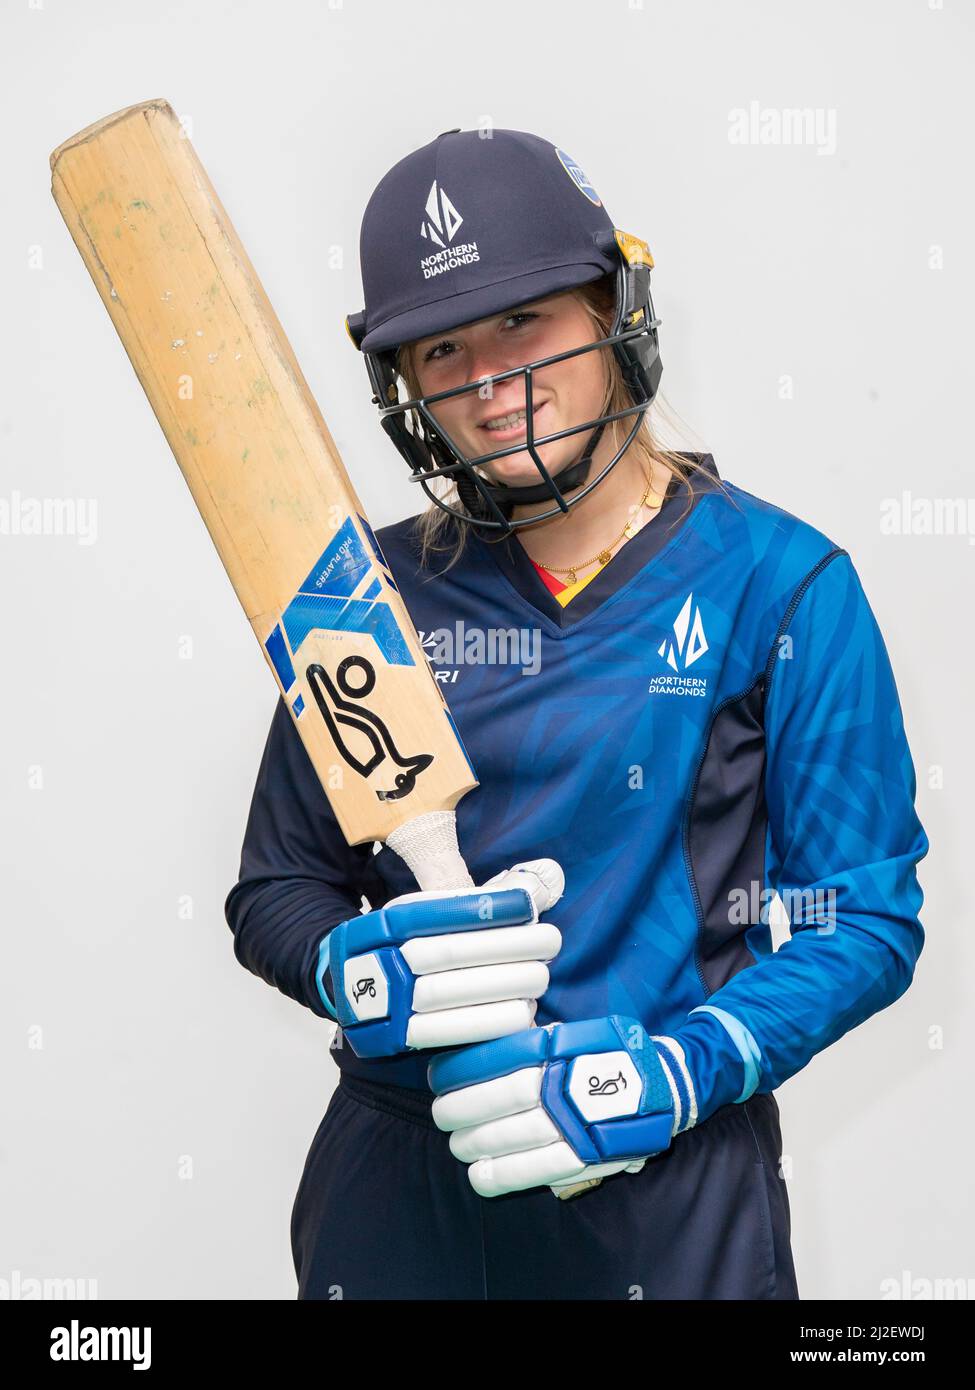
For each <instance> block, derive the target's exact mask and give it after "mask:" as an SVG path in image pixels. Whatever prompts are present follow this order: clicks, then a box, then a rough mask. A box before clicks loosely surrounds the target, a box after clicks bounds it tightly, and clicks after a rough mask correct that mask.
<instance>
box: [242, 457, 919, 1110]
mask: <svg viewBox="0 0 975 1390" xmlns="http://www.w3.org/2000/svg"><path fill="white" fill-rule="evenodd" d="M687 457H689V458H690V459H692V460H693V461H694V462H696V463H698V464H699V465H700V467H701V469H702V470H703V471H702V472H695V473H693V474H692V485H691V493H692V494H693V495H689V491H688V488H687V486H686V485H685V484H683V483H681V482H679V481H678V480H676V479H674V480H673V481H672V483H671V486H670V488H669V489H668V493H667V498H666V500H665V502H664V505H663V507H662V508H661V510H660V512H659V513H658V515H657V517H656V518H655V520H653V521H652V522H650V523H649V524H648V525H646V526H645V527H644V528H643V529H642V530H641V531H640V532H638V533H637V535H636V536H635V537H634V538H633V539H632V540H630V541H628V542H627V544H626V545H625V546H624V547H623V548H622V549H621V550H620V551H619V552H618V553H617V554H616V555H615V556H614V557H613V559H612V560H611V561H610V563H609V564H608V565H606V566H605V568H604V569H603V570H602V571H601V572H600V573H599V574H598V575H596V577H595V578H594V579H593V580H592V582H590V583H589V584H587V585H586V586H585V588H584V589H583V590H582V591H581V592H580V593H579V594H578V595H577V596H576V597H575V598H574V599H573V601H572V602H571V603H570V604H568V605H567V606H566V607H564V608H563V607H562V606H561V605H560V604H559V602H558V600H557V599H556V598H555V596H554V595H553V594H551V593H550V592H549V591H548V589H547V588H546V587H545V584H544V582H543V581H542V579H541V577H540V575H539V574H538V572H537V570H536V569H535V567H534V566H533V565H532V563H531V561H530V560H529V558H528V556H527V554H526V553H525V551H524V550H523V549H522V547H521V545H520V542H518V541H517V539H515V538H514V537H510V538H508V539H507V540H505V541H503V542H501V543H496V544H491V543H489V542H487V541H485V540H483V539H481V538H480V537H479V536H477V535H473V536H472V537H471V538H470V539H469V541H468V543H467V545H466V547H465V549H464V551H463V553H462V557H461V559H460V561H459V562H458V563H456V564H455V565H453V566H452V567H450V568H447V565H448V559H449V556H447V555H444V556H442V557H440V558H438V559H437V560H436V561H434V562H433V563H432V564H431V565H429V566H428V568H426V569H425V570H421V569H420V567H419V548H418V543H417V541H416V539H415V537H414V534H413V520H414V519H410V520H407V521H403V522H400V523H398V524H396V525H394V526H389V527H387V528H385V529H384V530H382V531H380V533H379V535H380V540H381V543H382V546H383V549H384V551H385V555H386V559H387V561H388V563H389V566H390V567H391V569H392V572H393V574H394V576H395V578H396V582H397V584H398V585H399V587H400V589H401V591H402V594H403V597H404V599H405V601H406V604H407V607H408V608H409V611H410V613H411V615H412V617H413V620H414V622H415V624H416V626H417V628H418V629H419V631H420V634H421V639H422V640H423V642H424V646H425V648H426V650H427V652H428V656H429V658H430V660H431V663H432V666H433V669H434V671H435V672H436V673H437V677H438V680H441V681H442V682H443V686H442V688H443V691H444V694H445V696H446V698H447V700H448V702H449V704H450V708H451V711H452V713H453V715H454V718H455V720H456V723H457V725H458V728H459V730H460V733H461V736H462V737H463V740H464V743H465V745H466V748H467V751H468V753H469V755H470V758H471V761H472V762H473V764H474V767H475V769H476V771H477V775H478V778H479V780H480V787H479V788H478V789H476V790H475V791H473V792H470V793H469V794H468V795H467V796H466V797H465V798H464V799H463V800H462V801H461V802H460V804H459V806H458V809H457V819H458V833H459V839H460V845H461V850H462V852H463V854H464V857H465V859H466V861H467V864H468V866H469V868H470V870H471V874H472V876H473V878H474V882H475V883H482V882H484V880H485V879H487V878H489V877H490V876H491V875H492V874H495V873H497V872H498V871H499V870H501V869H504V868H508V867H510V866H511V865H512V864H514V863H517V862H519V861H522V860H529V859H536V858H541V857H551V858H553V859H556V860H558V862H559V863H560V864H561V865H562V867H563V869H564V870H565V875H566V888H565V894H564V896H563V898H562V899H561V900H560V901H559V903H558V904H557V905H556V907H555V908H553V909H552V910H551V912H550V913H548V914H546V915H547V920H550V921H553V922H554V923H555V924H556V925H557V926H558V927H559V928H560V930H561V932H562V936H563V947H562V951H561V953H560V954H559V955H558V956H557V957H556V959H555V960H554V961H553V962H552V965H551V967H550V969H551V984H550V986H549V989H548V990H547V991H546V993H545V994H544V996H543V997H542V999H541V1000H540V1002H539V1009H538V1015H537V1019H536V1022H538V1023H539V1024H544V1023H549V1022H552V1021H554V1020H566V1021H568V1020H577V1019H586V1018H596V1017H599V1016H602V1015H606V1014H613V1013H617V1014H628V1015H632V1016H633V1017H635V1018H637V1019H639V1020H640V1021H641V1022H642V1023H643V1024H644V1026H645V1027H646V1028H647V1029H648V1030H649V1031H650V1032H652V1033H665V1034H668V1035H670V1036H671V1037H674V1038H676V1039H677V1040H678V1041H679V1042H680V1044H681V1046H682V1047H683V1049H684V1052H685V1055H686V1057H687V1063H688V1067H689V1070H690V1073H691V1077H692V1079H693V1082H694V1085H695V1089H696V1092H697V1104H698V1120H699V1121H700V1120H702V1119H705V1118H707V1116H708V1115H709V1114H711V1113H713V1111H714V1110H716V1109H717V1108H718V1107H719V1106H721V1105H724V1104H727V1103H728V1102H733V1101H741V1100H744V1099H746V1098H747V1097H748V1096H749V1095H751V1094H752V1093H753V1092H755V1091H758V1092H766V1091H771V1090H773V1089H774V1088H775V1087H777V1086H779V1085H780V1084H781V1083H782V1082H783V1081H785V1080H786V1079H787V1078H788V1077H790V1076H792V1075H794V1074H795V1073H796V1072H797V1071H799V1070H800V1068H802V1067H804V1066H805V1065H806V1063H807V1062H808V1061H809V1060H810V1058H811V1057H813V1056H815V1054H816V1053H817V1052H819V1051H821V1050H822V1049H823V1048H824V1047H827V1046H829V1044H830V1043H832V1042H835V1041H836V1039H837V1038H839V1037H841V1036H842V1035H843V1034H844V1033H845V1032H847V1031H848V1030H849V1029H850V1028H853V1027H855V1026H856V1025H857V1024H858V1023H862V1022H863V1021H864V1019H866V1018H869V1017H870V1015H871V1014H874V1013H876V1012H877V1011H878V1010H879V1009H882V1008H884V1007H886V1005H888V1004H890V1003H892V1002H893V1001H894V1000H895V999H897V998H898V997H899V996H900V995H901V994H902V993H903V992H904V990H905V989H906V988H907V986H908V985H909V984H910V981H911V978H912V974H913V971H914V966H915V962H916V961H917V958H918V955H919V953H920V951H921V947H922V943H923V932H922V929H921V926H920V924H919V921H918V912H919V909H920V906H921V901H922V894H921V890H920V888H919V886H918V881H917V876H916V871H915V866H916V864H917V862H918V860H920V859H921V858H922V857H923V856H924V854H925V853H926V851H927V848H928V841H927V837H926V835H925V833H924V830H923V829H922V827H921V824H920V822H919V820H918V817H917V815H916V814H915V810H914V793H915V777H914V769H913V765H912V762H911V755H910V751H909V749H908V746H907V741H906V738H905V734H904V727H903V720H902V715H901V709H900V705H899V702H898V697H897V690H896V687H895V684H894V678H893V675H892V673H891V668H890V662H889V659H888V656H887V651H886V648H885V646H884V642H883V638H882V636H881V634H880V631H879V629H878V626H877V622H876V619H875V618H874V615H873V613H872V611H871V609H870V606H869V604H868V602H867V599H866V597H865V595H864V592H863V589H862V587H861V585H860V580H859V577H858V576H857V573H856V570H855V569H854V567H853V564H852V562H851V560H850V557H849V555H848V554H847V553H846V551H844V550H842V549H841V548H840V547H839V546H837V545H835V544H834V543H833V542H832V541H830V540H828V539H827V538H826V537H825V536H824V535H822V534H821V533H820V532H819V531H817V530H815V529H814V528H813V527H812V526H809V525H807V524H806V523H804V522H802V521H800V520H799V519H798V518H796V517H794V516H790V515H789V514H788V513H787V512H784V511H782V510H781V509H780V508H778V507H774V506H772V505H770V504H769V503H767V502H764V501H762V500H761V499H759V498H756V497H753V496H751V495H750V494H749V493H747V492H745V491H743V490H742V489H741V488H738V487H735V486H733V485H731V484H728V483H725V482H723V481H721V480H720V479H719V477H718V473H717V470H716V468H715V465H714V462H713V459H712V458H711V456H710V455H688V456H687ZM415 887H416V885H415V883H414V882H413V880H412V878H411V876H410V873H409V870H408V869H407V868H406V866H405V864H403V862H402V861H401V860H400V859H399V858H398V857H397V856H396V855H395V854H394V853H393V852H392V850H388V849H382V850H381V851H380V852H379V853H378V854H374V853H373V850H372V848H371V847H369V846H359V847H357V848H355V849H350V848H349V846H348V845H347V844H346V843H345V841H344V840H343V838H342V835H341V834H340V832H339V829H338V826H337V823H336V821H335V818H334V816H333V815H332V812H331V810H330V807H329V804H328V801H327V800H326V797H325V794H324V792H323V791H322V789H321V786H320V785H319V783H318V781H317V779H316V777H315V775H314V773H313V771H312V767H311V763H310V762H309V760H308V757H307V755H306V754H305V751H304V748H303V746H302V744H301V742H300V739H299V737H298V733H297V731H296V729H295V728H294V725H293V723H292V720H291V715H290V714H289V711H288V709H287V707H286V705H285V704H284V702H283V701H279V702H278V707H277V709H276V711H275V714H274V717H273V720H272V723H271V729H270V733H269V736H268V741H267V746H266V748H265V751H264V757H263V761H262V762H261V766H260V771H259V774H258V778H257V785H256V788H255V791H254V798H253V802H252V805H251V810H250V816H249V820H248V824H247V830H246V835H245V839H244V844H243V853H242V859H241V868H240V878H239V882H238V883H237V884H236V886H235V887H234V888H233V889H232V890H231V892H230V895H229V897H228V899H227V903H226V915H227V921H228V923H229V925H230V927H231V930H232V931H233V934H234V949H235V952H236V955H237V958H238V959H239V960H240V962H241V964H243V965H245V966H246V967H247V968H248V969H249V970H251V971H253V972H254V973H255V974H257V975H259V976H260V977H261V978H262V979H264V980H266V981H268V983H270V984H273V985H275V986H276V987H277V988H278V989H280V990H282V991H283V992H284V993H285V994H287V995H289V996H290V997H291V998H293V999H296V1000H297V1001H299V1002H300V1003H302V1004H304V1005H306V1006H307V1007H308V1008H310V1009H311V1010H312V1011H313V1012H315V1013H316V1014H319V1015H324V1009H323V1006H322V1004H321V1001H320V999H319V997H318V992H317V989H316V985H315V980H314V972H315V965H316V962H317V957H318V946H319V942H320V940H321V938H322V936H323V935H324V934H325V933H326V932H327V931H329V930H330V929H331V928H332V927H333V926H335V925H336V924H337V923H338V922H340V921H343V920H345V919H346V918H348V917H349V916H352V915H354V914H356V913H358V912H359V911H360V910H362V897H363V896H365V898H366V899H367V900H368V902H369V903H370V904H371V906H372V907H373V908H377V907H381V906H382V905H383V904H384V903H385V902H387V901H388V900H389V899H390V898H392V897H395V896H396V895H397V894H400V893H405V892H410V891H414V890H415ZM772 889H776V890H777V891H778V893H779V895H780V897H781V898H782V900H783V902H784V904H785V906H786V909H787V911H788V913H789V917H790V920H791V935H790V937H789V939H788V940H787V941H785V942H784V944H782V945H781V946H780V947H779V949H778V950H777V951H774V952H773V951H772V947H771V933H770V929H769V925H768V906H769V901H770V897H771V890H772ZM338 1041H339V1043H340V1042H341V1038H339V1040H338ZM430 1055H431V1054H429V1053H425V1052H424V1053H415V1054H411V1055H409V1056H405V1057H394V1058H388V1059H380V1060H369V1061H360V1060H359V1059H358V1058H356V1056H355V1055H354V1053H353V1052H352V1050H351V1048H349V1047H344V1048H343V1047H341V1046H338V1047H337V1048H336V1050H335V1052H334V1056H335V1059H336V1061H337V1063H338V1065H339V1067H340V1068H342V1070H343V1071H344V1072H347V1073H349V1074H352V1075H358V1076H362V1077H366V1078H369V1079H371V1080H374V1081H381V1082H385V1083H387V1084H391V1085H400V1086H404V1087H409V1088H415V1089H420V1090H427V1089H428V1088H427V1080H426V1070H427V1065H428V1062H429V1060H430Z"/></svg>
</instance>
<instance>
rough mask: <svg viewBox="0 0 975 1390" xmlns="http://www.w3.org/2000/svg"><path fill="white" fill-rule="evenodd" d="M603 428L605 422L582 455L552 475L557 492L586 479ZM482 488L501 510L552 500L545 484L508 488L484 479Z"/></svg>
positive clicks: (593, 434) (571, 489)
mask: <svg viewBox="0 0 975 1390" xmlns="http://www.w3.org/2000/svg"><path fill="white" fill-rule="evenodd" d="M605 428H606V424H605V422H603V424H601V425H598V426H597V427H596V429H594V430H593V432H592V434H591V435H590V436H589V442H588V444H587V445H586V446H585V449H584V451H583V452H582V454H580V456H579V457H578V458H577V459H576V460H575V461H574V462H572V463H569V464H567V465H566V466H565V468H563V469H562V470H561V471H560V472H558V473H555V474H553V475H552V481H553V482H554V483H557V484H558V488H559V491H560V492H561V493H562V494H563V495H564V494H565V493H566V492H572V491H574V489H575V488H577V487H582V485H583V483H584V482H585V481H586V479H587V478H588V476H589V469H590V467H591V466H592V456H593V454H594V453H595V451H596V448H597V446H598V444H599V441H600V439H601V438H602V434H603V430H604V429H605ZM484 486H485V487H486V488H487V490H488V492H489V493H490V495H491V498H492V499H493V501H494V502H496V503H497V505H498V506H499V507H500V508H501V509H502V510H504V509H505V508H514V507H520V506H522V505H523V504H524V503H526V502H550V501H551V500H552V492H551V489H550V488H549V487H548V486H547V485H546V484H545V483H534V484H532V485H531V486H530V487H508V486H507V485H506V484H504V483H489V482H488V481H487V480H486V479H485V480H484Z"/></svg>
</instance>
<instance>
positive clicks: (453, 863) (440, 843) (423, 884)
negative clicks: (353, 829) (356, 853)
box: [386, 811, 474, 892]
mask: <svg viewBox="0 0 975 1390" xmlns="http://www.w3.org/2000/svg"><path fill="white" fill-rule="evenodd" d="M386 843H387V845H389V847H390V849H392V850H395V851H396V853H397V854H398V855H399V857H400V858H401V859H403V860H405V862H406V864H407V865H408V867H409V869H410V871H411V872H412V874H413V877H414V878H415V879H416V881H417V883H418V884H419V885H420V888H421V889H422V890H423V891H424V892H434V891H437V890H439V889H444V888H473V887H474V880H473V879H472V878H471V876H470V873H469V872H468V869H467V865H466V864H465V863H464V861H463V859H462V858H461V853H460V849H459V848H458V845H457V816H456V814H455V812H453V811H427V812H425V813H424V814H423V815H422V816H414V818H413V819H412V820H408V821H406V822H405V823H404V824H403V825H399V826H397V827H396V829H395V830H394V831H392V833H391V834H389V835H388V836H387V837H386Z"/></svg>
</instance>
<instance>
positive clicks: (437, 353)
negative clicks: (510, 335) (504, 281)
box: [423, 309, 538, 362]
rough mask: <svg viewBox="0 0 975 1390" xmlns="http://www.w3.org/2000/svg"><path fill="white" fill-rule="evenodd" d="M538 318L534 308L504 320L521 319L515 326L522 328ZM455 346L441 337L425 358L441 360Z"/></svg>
mask: <svg viewBox="0 0 975 1390" xmlns="http://www.w3.org/2000/svg"><path fill="white" fill-rule="evenodd" d="M537 318H538V314H536V313H534V312H533V311H532V310H530V309H519V310H516V312H515V313H513V314H509V315H508V316H507V318H506V319H505V320H504V322H505V323H511V321H512V320H513V319H520V320H521V321H522V322H521V323H518V324H516V325H515V326H516V327H518V328H521V327H522V326H523V325H524V324H525V323H530V322H531V320H532V319H537ZM455 347H456V344H455V343H454V342H452V341H451V339H450V338H441V339H440V342H439V343H434V345H433V347H431V348H427V350H426V352H425V353H424V354H423V360H424V362H441V361H443V359H444V357H452V356H453V349H454V348H455ZM444 348H446V349H447V351H446V352H444V351H442V349H444Z"/></svg>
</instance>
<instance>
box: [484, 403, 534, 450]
mask: <svg viewBox="0 0 975 1390" xmlns="http://www.w3.org/2000/svg"><path fill="white" fill-rule="evenodd" d="M547 404H548V402H547V401H542V403H541V404H540V405H536V406H535V409H534V410H533V411H532V423H533V424H534V422H535V421H536V420H537V419H538V415H539V412H540V411H542V410H544V409H545V407H546V405H547ZM527 423H528V421H527V412H526V411H525V410H513V411H511V412H510V413H509V414H508V415H496V416H495V417H494V418H493V419H491V420H486V421H484V423H483V424H480V425H478V429H480V430H483V432H484V433H485V434H486V435H489V436H490V437H491V439H497V440H498V441H499V442H500V441H503V440H506V439H518V438H519V437H520V436H521V435H523V434H527V432H528V431H527Z"/></svg>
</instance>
